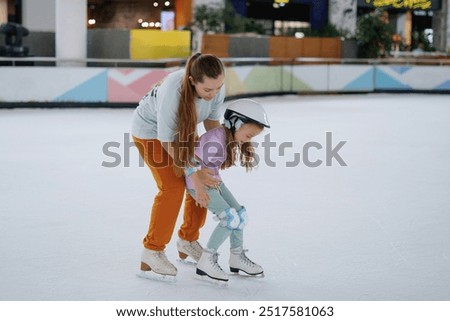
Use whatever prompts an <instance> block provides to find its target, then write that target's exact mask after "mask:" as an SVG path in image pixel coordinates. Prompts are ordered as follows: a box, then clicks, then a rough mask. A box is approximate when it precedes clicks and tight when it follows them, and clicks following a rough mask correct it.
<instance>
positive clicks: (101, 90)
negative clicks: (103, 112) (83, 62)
mask: <svg viewBox="0 0 450 321" xmlns="http://www.w3.org/2000/svg"><path fill="white" fill-rule="evenodd" d="M107 74H108V72H107V71H106V70H104V71H102V72H101V73H99V74H98V75H95V76H94V77H92V78H90V79H87V80H84V81H83V82H82V83H80V84H79V85H77V86H75V87H74V88H72V89H70V90H68V91H67V92H65V93H63V94H62V95H60V96H59V97H57V98H55V101H69V102H73V101H79V102H107V101H108V96H107V95H106V93H107Z"/></svg>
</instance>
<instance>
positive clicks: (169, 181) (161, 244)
mask: <svg viewBox="0 0 450 321" xmlns="http://www.w3.org/2000/svg"><path fill="white" fill-rule="evenodd" d="M133 140H134V143H135V145H136V147H137V148H138V150H139V154H140V155H141V157H142V158H143V159H144V161H145V163H146V164H147V166H148V167H149V168H150V171H151V172H152V175H153V177H154V179H155V181H156V185H157V186H158V190H159V192H158V194H157V195H156V197H155V200H154V202H153V207H152V212H151V217H150V225H149V228H148V232H147V235H146V236H145V238H144V241H143V243H144V247H145V248H147V249H150V250H154V251H162V250H164V248H165V247H166V244H168V243H169V241H170V239H171V237H172V234H173V230H174V228H175V224H176V221H177V217H178V213H179V211H180V207H181V204H182V202H183V196H184V194H185V190H186V187H185V181H184V177H177V176H176V175H175V173H174V171H173V167H172V166H173V160H172V157H170V155H169V154H168V153H167V152H166V150H165V149H164V148H163V147H162V145H161V142H160V141H159V140H157V139H140V138H137V137H133ZM184 203H185V204H184V217H183V224H182V225H181V227H180V230H179V231H178V236H179V237H180V238H182V239H183V240H187V241H196V240H197V239H198V237H199V235H200V228H201V227H202V226H203V225H204V224H205V219H206V212H207V209H206V208H202V207H199V206H197V205H196V204H195V200H194V199H193V198H192V196H191V195H190V194H189V193H186V198H185V202H184Z"/></svg>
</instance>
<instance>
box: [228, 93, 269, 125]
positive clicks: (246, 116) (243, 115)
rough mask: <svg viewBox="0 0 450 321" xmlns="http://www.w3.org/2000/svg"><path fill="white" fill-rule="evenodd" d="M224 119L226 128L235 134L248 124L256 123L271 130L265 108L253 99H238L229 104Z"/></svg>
mask: <svg viewBox="0 0 450 321" xmlns="http://www.w3.org/2000/svg"><path fill="white" fill-rule="evenodd" d="M224 118H225V121H224V125H225V127H228V128H229V129H230V130H231V132H233V133H234V132H235V131H236V130H237V129H239V128H240V127H241V126H242V125H243V124H246V123H256V124H260V125H262V126H264V127H267V128H270V125H269V121H268V120H267V115H266V112H265V111H264V108H263V107H262V106H261V104H260V103H257V102H256V101H254V100H252V99H238V100H235V101H234V102H232V103H231V104H229V105H228V107H227V109H226V110H225V114H224Z"/></svg>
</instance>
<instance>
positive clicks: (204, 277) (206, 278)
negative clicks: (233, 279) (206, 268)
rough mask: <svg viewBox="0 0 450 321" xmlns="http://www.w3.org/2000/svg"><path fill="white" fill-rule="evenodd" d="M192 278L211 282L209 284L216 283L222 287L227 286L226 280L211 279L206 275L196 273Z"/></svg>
mask: <svg viewBox="0 0 450 321" xmlns="http://www.w3.org/2000/svg"><path fill="white" fill-rule="evenodd" d="M194 278H195V279H197V280H199V281H203V282H207V283H211V284H214V285H218V286H221V287H224V288H226V287H228V281H222V280H217V279H212V278H210V277H209V276H207V275H198V274H196V275H195V277H194Z"/></svg>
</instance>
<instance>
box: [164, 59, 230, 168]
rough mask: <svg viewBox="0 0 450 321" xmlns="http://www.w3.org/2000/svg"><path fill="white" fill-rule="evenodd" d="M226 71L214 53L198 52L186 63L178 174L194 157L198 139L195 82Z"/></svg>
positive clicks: (176, 148)
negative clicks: (203, 53) (193, 83)
mask: <svg viewBox="0 0 450 321" xmlns="http://www.w3.org/2000/svg"><path fill="white" fill-rule="evenodd" d="M224 73H225V70H224V67H223V64H222V62H221V61H220V59H219V58H217V57H216V56H214V55H209V54H205V55H202V54H201V53H197V54H195V55H193V56H191V57H190V58H189V60H188V61H187V63H186V72H185V74H184V78H183V82H182V84H181V95H180V105H179V107H178V119H177V126H178V130H177V134H176V136H175V141H174V143H173V146H174V171H175V174H176V175H177V176H182V175H183V170H184V168H185V167H186V166H189V165H190V163H191V161H192V160H193V159H194V148H195V142H196V139H197V131H196V129H197V108H196V106H195V98H196V92H195V88H194V85H192V83H191V80H190V79H189V77H192V80H193V82H195V83H203V81H204V79H205V77H208V78H212V79H217V78H218V77H219V76H220V75H223V74H224Z"/></svg>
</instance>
